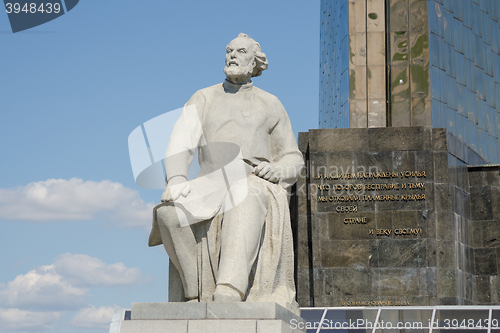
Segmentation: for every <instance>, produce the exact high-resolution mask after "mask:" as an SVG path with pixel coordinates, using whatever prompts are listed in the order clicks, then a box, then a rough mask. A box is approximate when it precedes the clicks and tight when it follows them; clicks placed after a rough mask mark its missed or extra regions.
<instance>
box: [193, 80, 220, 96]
mask: <svg viewBox="0 0 500 333" xmlns="http://www.w3.org/2000/svg"><path fill="white" fill-rule="evenodd" d="M220 91H224V88H223V87H222V83H217V84H214V85H213V86H210V87H206V88H203V89H200V90H198V91H197V92H195V93H194V94H193V96H194V95H196V94H199V95H203V96H208V95H211V94H213V93H215V92H220Z"/></svg>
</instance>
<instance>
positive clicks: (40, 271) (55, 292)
mask: <svg viewBox="0 0 500 333" xmlns="http://www.w3.org/2000/svg"><path fill="white" fill-rule="evenodd" d="M87 293H88V289H86V288H81V287H75V286H73V285H71V284H70V283H69V282H68V281H66V280H65V279H64V278H63V276H61V275H59V274H57V272H55V270H54V267H53V265H51V266H41V267H39V268H37V269H34V270H32V271H29V272H28V273H27V274H21V275H18V276H17V277H16V278H15V279H14V280H13V281H10V282H9V283H8V284H7V286H6V287H4V288H2V289H1V290H0V305H1V306H8V307H13V308H21V309H28V310H41V311H46V310H63V309H76V308H79V307H81V306H83V305H85V296H86V295H87Z"/></svg>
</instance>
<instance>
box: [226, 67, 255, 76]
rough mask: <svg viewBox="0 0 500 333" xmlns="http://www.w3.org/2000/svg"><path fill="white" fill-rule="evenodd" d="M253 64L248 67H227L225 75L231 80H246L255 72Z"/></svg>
mask: <svg viewBox="0 0 500 333" xmlns="http://www.w3.org/2000/svg"><path fill="white" fill-rule="evenodd" d="M253 67H254V66H253V64H249V65H247V66H244V67H242V66H235V65H232V66H226V67H224V74H226V76H227V77H228V78H229V79H231V78H244V77H247V76H249V75H251V74H252V72H253Z"/></svg>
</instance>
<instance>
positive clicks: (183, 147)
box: [161, 92, 204, 201]
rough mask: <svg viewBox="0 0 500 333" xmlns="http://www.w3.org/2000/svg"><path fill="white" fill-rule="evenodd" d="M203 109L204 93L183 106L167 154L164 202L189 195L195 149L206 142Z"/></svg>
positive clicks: (198, 94) (197, 94) (196, 95)
mask: <svg viewBox="0 0 500 333" xmlns="http://www.w3.org/2000/svg"><path fill="white" fill-rule="evenodd" d="M203 107H204V97H203V94H201V93H199V92H197V93H195V94H194V95H193V97H191V99H190V100H189V101H188V102H187V103H186V105H185V106H184V110H183V111H182V114H181V116H180V117H179V119H178V120H177V122H176V123H175V125H174V128H173V130H172V134H171V135H170V140H169V142H168V146H167V150H166V152H165V159H164V164H165V173H166V175H167V184H166V188H165V191H164V193H163V195H162V199H161V200H162V201H172V200H176V199H177V198H178V197H179V196H180V195H182V196H186V195H187V194H188V193H189V192H190V187H189V184H188V183H187V176H188V171H189V166H190V165H191V163H192V161H193V157H194V154H195V151H196V149H197V148H198V146H199V145H200V142H201V140H202V139H203V131H202V127H201V121H200V113H199V112H200V110H202V109H203Z"/></svg>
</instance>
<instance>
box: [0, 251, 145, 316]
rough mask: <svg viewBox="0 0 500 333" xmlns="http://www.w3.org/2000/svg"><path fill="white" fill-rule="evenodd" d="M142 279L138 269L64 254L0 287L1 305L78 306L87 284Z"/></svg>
mask: <svg viewBox="0 0 500 333" xmlns="http://www.w3.org/2000/svg"><path fill="white" fill-rule="evenodd" d="M144 280H145V279H144V277H143V275H142V273H141V271H140V270H139V269H138V268H127V267H125V265H124V264H122V263H115V264H110V265H108V264H106V263H104V262H102V261H101V260H99V259H97V258H93V257H90V256H87V255H83V254H75V255H72V254H70V253H66V254H63V255H61V256H59V257H58V258H56V261H55V262H54V263H53V264H52V265H46V266H40V267H38V268H36V269H34V270H32V271H29V272H28V273H27V274H22V275H18V276H17V277H16V278H15V279H14V280H12V281H10V282H9V283H7V285H4V286H0V306H2V307H4V308H6V307H9V308H20V309H25V310H30V311H49V310H51V311H58V310H69V309H78V308H81V307H83V306H85V305H86V302H85V299H86V297H87V296H89V288H88V287H90V286H117V285H131V284H135V283H141V282H143V281H144Z"/></svg>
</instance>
